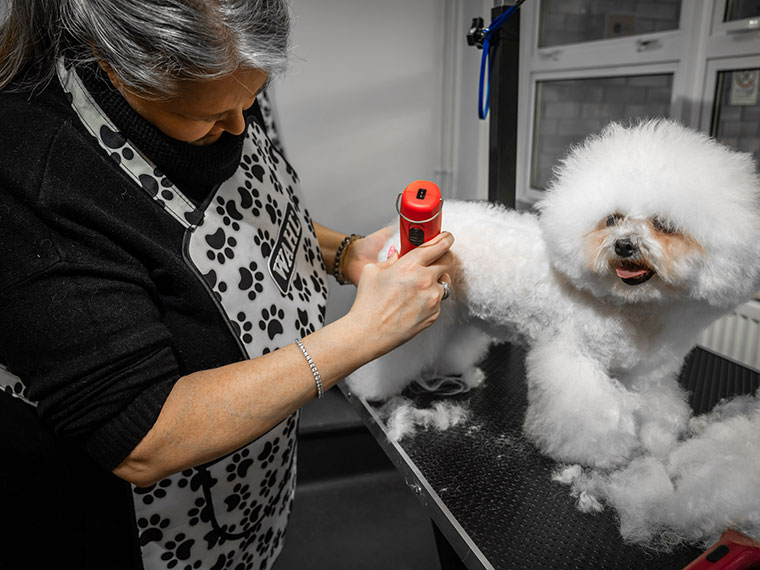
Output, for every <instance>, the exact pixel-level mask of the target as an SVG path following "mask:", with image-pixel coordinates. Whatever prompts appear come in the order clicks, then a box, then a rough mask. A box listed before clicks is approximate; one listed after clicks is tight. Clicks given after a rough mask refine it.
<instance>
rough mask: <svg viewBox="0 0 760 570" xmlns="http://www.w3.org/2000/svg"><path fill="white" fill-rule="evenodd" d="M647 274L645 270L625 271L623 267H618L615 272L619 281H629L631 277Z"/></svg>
mask: <svg viewBox="0 0 760 570" xmlns="http://www.w3.org/2000/svg"><path fill="white" fill-rule="evenodd" d="M646 272H647V270H646V269H626V268H625V267H618V268H617V269H616V270H615V273H617V276H618V277H620V278H621V279H630V278H631V277H641V276H642V275H644V274H645V273H646Z"/></svg>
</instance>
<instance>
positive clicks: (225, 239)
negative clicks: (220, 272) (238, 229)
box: [204, 228, 237, 264]
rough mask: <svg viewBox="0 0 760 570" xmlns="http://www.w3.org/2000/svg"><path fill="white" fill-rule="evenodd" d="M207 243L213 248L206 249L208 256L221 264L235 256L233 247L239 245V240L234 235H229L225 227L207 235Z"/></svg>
mask: <svg viewBox="0 0 760 570" xmlns="http://www.w3.org/2000/svg"><path fill="white" fill-rule="evenodd" d="M204 239H205V240H206V244H208V246H209V247H210V248H211V249H209V250H208V251H206V256H207V257H208V258H209V259H210V260H213V259H216V260H217V261H218V262H219V263H220V264H224V262H225V261H226V260H227V259H232V258H234V257H235V252H234V250H233V249H232V248H234V247H235V246H236V245H237V240H236V239H235V238H234V237H233V236H228V235H227V234H226V233H225V231H224V228H218V229H217V230H216V231H215V232H214V233H213V234H211V235H207V236H206V237H205V238H204Z"/></svg>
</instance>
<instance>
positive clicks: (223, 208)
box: [216, 196, 243, 227]
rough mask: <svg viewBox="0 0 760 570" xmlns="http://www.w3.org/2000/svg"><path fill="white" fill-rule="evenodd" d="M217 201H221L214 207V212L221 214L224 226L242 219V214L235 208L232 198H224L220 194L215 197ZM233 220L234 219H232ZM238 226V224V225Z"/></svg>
mask: <svg viewBox="0 0 760 570" xmlns="http://www.w3.org/2000/svg"><path fill="white" fill-rule="evenodd" d="M216 200H217V202H221V204H220V205H217V207H216V213H217V214H219V215H220V216H222V223H223V224H224V225H225V226H229V225H232V224H234V223H236V222H239V221H240V220H242V219H243V214H241V213H240V211H239V210H238V209H237V205H236V204H235V202H234V201H233V200H226V201H225V200H224V199H223V198H221V197H220V196H217V198H216ZM233 220H234V221H233ZM238 227H239V225H238Z"/></svg>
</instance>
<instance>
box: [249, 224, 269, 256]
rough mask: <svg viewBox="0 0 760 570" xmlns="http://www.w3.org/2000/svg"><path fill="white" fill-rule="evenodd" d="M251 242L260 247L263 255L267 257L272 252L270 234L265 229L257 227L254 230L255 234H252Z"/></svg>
mask: <svg viewBox="0 0 760 570" xmlns="http://www.w3.org/2000/svg"><path fill="white" fill-rule="evenodd" d="M253 243H255V244H256V245H257V246H259V247H260V248H261V253H262V254H263V255H264V257H269V254H270V253H272V236H270V235H269V232H268V231H267V230H262V229H261V228H259V229H258V230H256V235H255V236H253Z"/></svg>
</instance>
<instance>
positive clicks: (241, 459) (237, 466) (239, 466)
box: [226, 449, 253, 481]
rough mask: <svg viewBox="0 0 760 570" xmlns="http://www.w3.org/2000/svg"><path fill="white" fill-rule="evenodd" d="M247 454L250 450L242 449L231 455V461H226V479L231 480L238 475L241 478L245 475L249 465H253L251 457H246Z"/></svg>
mask: <svg viewBox="0 0 760 570" xmlns="http://www.w3.org/2000/svg"><path fill="white" fill-rule="evenodd" d="M249 455H250V451H248V449H244V450H242V451H239V452H237V453H235V454H234V455H233V456H232V462H231V463H228V464H227V467H226V471H227V481H233V480H234V479H237V478H238V477H240V478H243V477H245V476H246V474H247V473H248V470H249V469H250V468H251V465H253V459H251V458H250V457H248V456H249Z"/></svg>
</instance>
